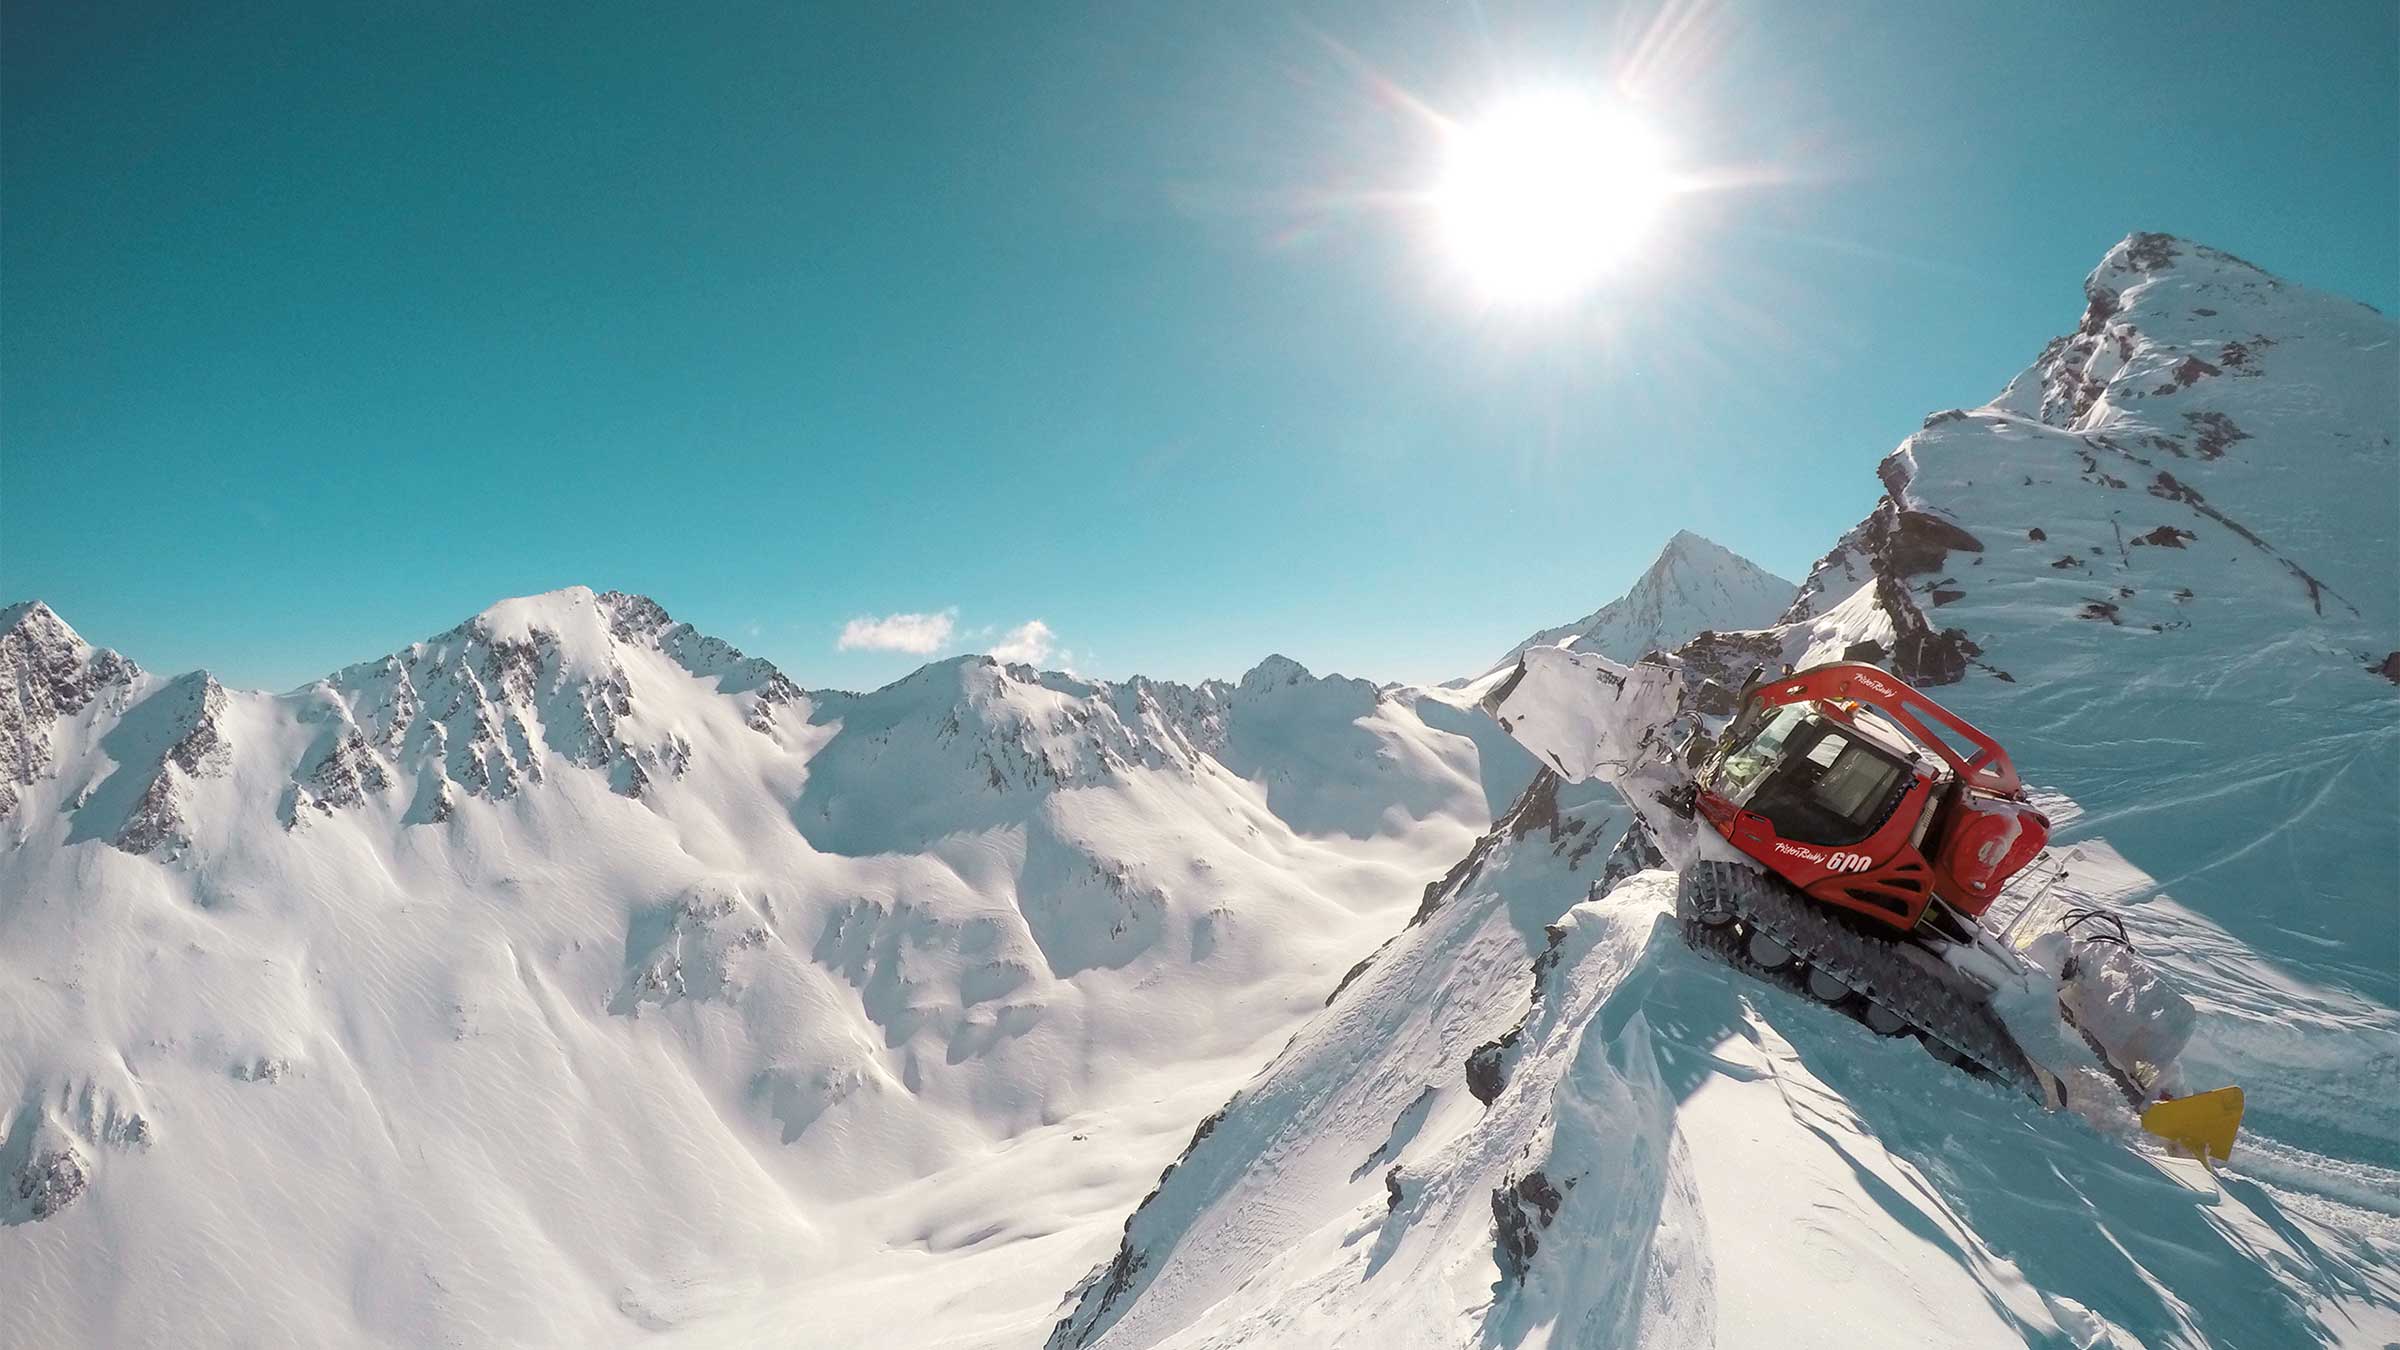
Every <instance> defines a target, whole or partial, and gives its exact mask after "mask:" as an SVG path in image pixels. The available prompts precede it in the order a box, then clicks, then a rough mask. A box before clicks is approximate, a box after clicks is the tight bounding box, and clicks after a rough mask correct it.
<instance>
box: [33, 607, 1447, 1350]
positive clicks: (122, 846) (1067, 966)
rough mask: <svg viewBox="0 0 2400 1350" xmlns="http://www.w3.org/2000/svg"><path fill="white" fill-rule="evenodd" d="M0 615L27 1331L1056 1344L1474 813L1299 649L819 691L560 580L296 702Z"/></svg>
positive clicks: (1442, 777)
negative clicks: (796, 1309) (1226, 1107)
mask: <svg viewBox="0 0 2400 1350" xmlns="http://www.w3.org/2000/svg"><path fill="white" fill-rule="evenodd" d="M7 617H8V626H7V628H6V629H5V632H4V633H0V662H4V663H5V665H6V669H5V674H6V676H7V678H6V679H5V680H4V681H0V716H4V717H5V718H6V719H7V720H6V724H5V727H0V730H4V731H5V733H6V734H5V736H4V737H0V744H5V745H6V747H7V753H8V755H9V759H8V760H7V761H6V768H7V771H8V772H7V774H6V781H7V783H8V784H9V786H10V787H11V788H13V790H14V797H13V800H12V804H11V807H10V810H9V812H8V814H7V816H6V818H5V834H4V835H0V984H5V986H6V987H7V988H9V989H10V990H12V991H14V992H15V995H16V996H15V997H12V998H10V999H7V1000H0V1267H5V1268H6V1269H8V1270H10V1271H11V1272H14V1273H20V1274H22V1275H23V1277H24V1278H23V1283H24V1284H25V1285H26V1286H27V1287H28V1288H34V1289H39V1290H41V1291H42V1293H41V1295H40V1296H39V1297H38V1298H31V1299H25V1298H13V1299H7V1300H0V1342H4V1343H7V1344H12V1345H13V1344H28V1345H34V1344H63V1343H72V1342H75V1341H79V1340H102V1341H109V1342H112V1343H146V1342H151V1341H156V1340H160V1339H164V1338H168V1337H169V1336H170V1334H171V1331H173V1330H174V1329H180V1332H185V1333H188V1332H190V1331H191V1329H193V1328H215V1329H217V1330H218V1332H221V1334H222V1336H223V1337H224V1338H229V1339H257V1340H262V1341H267V1342H276V1343H293V1344H335V1343H351V1342H357V1341H361V1340H391V1341H397V1342H406V1343H438V1342H443V1341H455V1342H461V1343H499V1342H511V1341H516V1342H526V1343H533V1342H547V1343H557V1342H574V1343H592V1344H608V1343H618V1342H622V1341H626V1340H630V1339H633V1338H635V1337H637V1336H640V1335H643V1334H646V1333H648V1332H655V1331H660V1330H667V1329H673V1328H677V1327H695V1328H703V1329H705V1328H708V1327H712V1326H717V1325H720V1324H721V1323H722V1320H723V1319H724V1318H725V1317H726V1316H727V1315H728V1313H729V1310H731V1309H737V1308H744V1307H749V1306H752V1305H753V1304H754V1303H755V1302H756V1300H757V1298H758V1295H759V1294H760V1293H761V1291H764V1290H769V1289H774V1290H796V1289H797V1290H810V1291H813V1293H814V1297H815V1298H816V1302H817V1304H818V1310H817V1312H816V1313H815V1314H814V1315H813V1316H812V1317H811V1318H810V1319H809V1321H808V1323H807V1324H808V1325H811V1326H825V1325H834V1326H837V1327H839V1326H845V1325H847V1324H845V1323H843V1322H842V1321H841V1320H840V1319H842V1318H847V1317H852V1316H855V1317H856V1318H858V1319H860V1320H859V1321H858V1323H857V1325H856V1326H853V1327H850V1328H849V1329H847V1330H839V1331H836V1332H832V1333H828V1335H829V1341H830V1343H862V1342H865V1341H868V1340H872V1339H876V1338H878V1337H884V1338H889V1339H896V1340H898V1341H900V1342H902V1343H906V1342H909V1341H912V1340H926V1339H930V1338H932V1336H933V1335H934V1334H935V1333H934V1331H933V1330H931V1329H930V1328H934V1327H939V1328H942V1329H943V1331H942V1334H953V1333H955V1332H956V1331H957V1330H958V1329H959V1328H960V1327H962V1326H963V1327H971V1328H984V1329H987V1330H989V1331H990V1332H991V1334H992V1335H993V1336H994V1337H995V1338H996V1339H997V1340H999V1341H1000V1342H1002V1343H1011V1342H1012V1341H1013V1343H1018V1344H1023V1343H1027V1342H1029V1341H1031V1340H1038V1338H1039V1336H1040V1334H1041V1329H1042V1328H1043V1327H1046V1326H1047V1324H1048V1322H1049V1321H1050V1320H1051V1319H1052V1318H1054V1317H1055V1315H1056V1313H1055V1308H1054V1306H1053V1300H1054V1298H1055V1294H1056V1291H1057V1290H1058V1289H1059V1288H1061V1287H1063V1286H1064V1285H1065V1284H1067V1283H1068V1282H1069V1281H1071V1280H1072V1278H1073V1277H1074V1275H1075V1274H1076V1273H1078V1272H1079V1271H1080V1270H1082V1269H1084V1268H1086V1267H1088V1266H1089V1264H1090V1263H1091V1262H1092V1261H1094V1260H1096V1259H1099V1258H1100V1257H1101V1256H1102V1255H1104V1254H1105V1252H1106V1251H1107V1248H1108V1244H1109V1243H1110V1242H1111V1241H1112V1240H1113V1236H1114V1230H1115V1226H1116V1223H1117V1221H1118V1219H1119V1218H1120V1217H1121V1216H1122V1214H1123V1213H1124V1211H1125V1210H1126V1209H1127V1208H1129V1207H1130V1206H1131V1205H1132V1204H1133V1203H1134V1201H1135V1200H1136V1199H1137V1198H1138V1197H1139V1195H1140V1193H1141V1191H1142V1189H1143V1188H1144V1187H1145V1186H1146V1185H1147V1184H1148V1180H1149V1177H1150V1176H1152V1175H1154V1174H1155V1172H1156V1170H1157V1168H1158V1166H1159V1164H1160V1163H1161V1162H1163V1161H1164V1160H1165V1158H1166V1157H1168V1156H1171V1154H1172V1153H1173V1151H1174V1149H1175V1147H1176V1146H1177V1145H1178V1143H1179V1142H1180V1136H1181V1135H1183V1134H1185V1133H1188V1131H1189V1129H1190V1126H1191V1122H1192V1121H1193V1120H1194V1119H1197V1118H1198V1117H1199V1116H1200V1115H1202V1114H1203V1113H1205V1111H1206V1110H1208V1109H1209V1107H1210V1106H1212V1105H1214V1104H1215V1103H1216V1102H1218V1101H1221V1100H1222V1099H1223V1097H1224V1096H1225V1094H1226V1093H1227V1092H1228V1091H1230V1090H1231V1088H1232V1086H1233V1084H1235V1083H1236V1082H1238V1081H1239V1080H1240V1079H1241V1078H1242V1077H1244V1076H1246V1075H1247V1074H1249V1073H1250V1072H1252V1071H1254V1070H1255V1068H1256V1067H1257V1065H1258V1064H1259V1063H1261V1062H1262V1061H1263V1059H1264V1057H1265V1056H1266V1055H1267V1054H1268V1053H1269V1052H1270V1051H1271V1050H1272V1048H1273V1047H1274V1046H1275V1045H1276V1044H1279V1043H1280V1042H1281V1041H1282V1039H1283V1038H1284V1037H1285V1036H1286V1035H1287V1034H1288V1033H1289V1031H1290V1029H1291V1027H1292V1026H1293V1025H1295V1024H1296V1023H1297V1021H1298V1020H1299V1019H1300V1018H1301V1017H1303V1016H1304V1015H1305V1014H1306V1013H1307V1012H1308V1011H1309V1010H1311V1009H1314V1008H1315V1007H1317V1006H1319V1005H1320V1004H1321V1002H1322V1000H1323V998H1324V995H1325V992H1326V990H1328V989H1329V988H1331V987H1332V986H1333V984H1334V983H1335V982H1336V980H1337V978H1338V977H1339V975H1340V974H1341V972H1342V971H1343V970H1345V969H1348V968H1349V967H1350V966H1351V965H1352V964H1354V963H1355V962H1356V960H1357V959H1358V957H1359V956H1360V955H1361V954H1363V953H1364V952H1365V951H1366V950H1368V949H1369V948H1370V947H1372V946H1373V944H1374V943H1375V942H1376V941H1377V940H1379V939H1380V938H1381V937H1383V936H1384V935H1386V934H1388V933H1389V932H1391V931H1392V930H1393V929H1394V928H1396V927H1397V926H1398V925H1399V924H1400V923H1401V922H1402V921H1403V920H1404V919H1405V917H1406V915H1407V914H1408V913H1410V912H1411V911H1412V910H1413V908H1414V907H1415V906H1416V905H1417V904H1418V903H1419V902H1420V900H1421V896H1422V892H1423V888H1424V886H1425V884H1426V882H1427V881H1428V880H1429V879H1431V878H1433V877H1436V876H1438V875H1440V873H1441V872H1442V870H1443V869H1444V868H1445V867H1447V866H1449V865H1450V863H1451V862H1453V861H1454V860H1455V859H1456V857H1457V856H1458V855H1459V854H1460V853H1461V852H1463V851H1464V850H1465V849H1466V848H1467V847H1468V845H1469V844H1470V843H1471V842H1472V841H1473V839H1474V838H1475V837H1476V835H1477V834H1478V832H1480V831H1481V830H1482V829H1484V828H1485V827H1486V825H1487V823H1488V821H1489V812H1488V809H1487V807H1486V794H1485V792H1484V790H1483V788H1482V786H1481V783H1480V781H1479V777H1478V765H1479V755H1480V750H1479V742H1478V741H1477V740H1476V739H1475V738H1473V737H1469V736H1465V735H1461V734H1457V733H1456V732H1453V731H1445V730H1441V729H1439V728H1437V727H1435V726H1432V725H1429V724H1428V723H1427V722H1426V721H1425V720H1424V719H1420V718H1419V717H1418V716H1417V715H1416V713H1415V711H1414V710H1415V707H1416V706H1417V705H1416V702H1415V701H1413V700H1412V699H1410V698H1406V697H1402V696H1400V695H1398V694H1395V693H1387V692H1386V691H1381V690H1378V689H1376V688H1375V687H1373V686H1371V685H1366V684H1364V683H1362V682H1358V681H1350V680H1342V679H1339V678H1328V679H1319V678H1317V677H1315V676H1312V675H1310V674H1308V673H1307V672H1306V671H1305V670H1302V669H1300V668H1299V667H1298V666H1296V665H1294V664H1292V663H1289V662H1280V661H1279V662H1270V663H1268V664H1267V665H1265V666H1262V667H1261V669H1260V670H1259V671H1255V672H1252V675H1251V676H1250V677H1247V678H1245V679H1244V680H1242V681H1241V682H1239V683H1238V684H1224V683H1212V684H1209V685H1204V686H1200V687H1196V688H1195V687H1188V686H1177V685H1167V684H1161V683H1156V682H1150V681H1134V682H1130V683H1128V684H1124V685H1105V684H1092V683H1085V682H1079V681H1076V680H1073V679H1070V678H1068V677H1065V676H1061V675H1057V674H1051V673H1043V672H1038V671H1034V670H1032V669H1030V668H1026V667H1021V666H1017V667H1011V666H1001V665H997V664H995V663H993V662H991V661H989V660H988V659H986V658H970V659H966V660H961V661H952V662H945V663H941V664H937V665H935V666H931V667H928V668H926V669H925V670H923V671H920V672H918V673H917V674H916V675H914V676H912V677H910V678H909V679H907V680H903V681H901V682H900V683H899V684H896V685H893V686H891V687H889V688H887V689H883V690H879V691H876V692H874V693H871V694H864V695H856V694H834V693H822V694H809V693H803V692H802V691H800V690H799V689H797V688H796V687H794V686H793V685H792V684H791V683H790V682H789V681H788V680H786V679H785V678H784V677H783V676H782V675H780V674H779V673H777V672H776V671H775V670H774V668H773V667H772V666H769V665H768V664H766V663H764V662H761V661H756V660H752V659H750V658H747V657H744V656H743V655H742V654H741V653H740V652H738V651H736V650H735V649H733V648H732V647H730V646H728V645H726V644H724V643H722V642H719V641H717V640H715V639H712V638H709V637H707V636H706V635H704V634H700V633H697V632H695V631H694V630H692V629H691V628H690V627H689V626H688V625H683V624H679V623H676V622H674V621H673V620H671V619H670V618H669V617H668V616H667V615H666V614H665V613H664V611H662V610H660V609H659V608H658V606H656V605H655V604H652V603H651V602H649V601H647V600H644V599H642V598H640V597H637V596H628V595H621V594H615V593H607V594H596V593H594V592H592V591H589V590H585V589H582V588H576V589H571V590H567V591H560V592H555V593H552V594H550V595H544V596H535V597H530V598H527V599H523V600H515V601H508V602H504V603H502V604H500V605H496V606H494V607H493V608H491V609H490V610H487V611H486V612H484V613H483V614H481V615H478V616H476V617H475V618H474V619H471V620H469V621H468V622H466V623H464V624H462V625H460V626H459V627H458V628H455V629H453V630H451V631H450V632H447V633H444V634H441V635H439V636H436V637H434V638H430V639H428V640H427V641H425V642H421V643H418V644H415V645H413V646H411V647H408V648H406V649H405V650H402V651H399V652H395V653H393V654H392V655H391V656H388V657H385V658H383V659H381V660H378V661H372V662H367V663H364V664H362V665H358V666H353V667H349V668H347V669H345V670H343V671H340V672H338V673H337V674H335V675H332V676H330V677H328V678H327V679H325V680H322V681H319V682H317V683H315V684H312V685H310V686H308V687H306V688H303V689H300V690H297V691H294V692H291V693H289V694H284V695H273V696H270V695H263V694H253V693H244V692H240V691H233V690H227V689H225V688H223V687H222V686H220V685H219V684H218V683H217V682H216V681H214V680H212V679H210V678H209V677H208V676H207V675H206V674H204V673H195V674H192V675H188V676H184V677H181V678H179V679H175V680H162V679H158V678H156V677H152V676H147V675H142V674H140V673H139V672H137V671H135V670H134V669H133V667H132V665H131V663H129V662H125V661H124V660H123V659H122V658H119V657H116V656H114V655H113V654H110V653H106V652H102V651H99V650H97V649H95V648H92V647H90V646H89V645H88V644H86V643H84V642H82V640H81V639H80V638H77V637H76V636H75V635H74V634H73V632H72V630H71V629H68V628H67V627H66V626H65V625H64V624H63V623H62V622H60V621H58V620H57V619H56V617H55V616H54V615H51V614H50V613H49V611H48V610H46V609H43V608H41V607H39V606H19V607H15V608H12V609H10V610H9V611H7ZM1436 706H1438V707H1440V708H1441V709H1442V710H1443V711H1454V710H1451V709H1449V707H1448V705H1436ZM927 1268H938V1269H940V1270H941V1271H943V1272H944V1273H943V1274H942V1275H941V1276H939V1277H938V1278H937V1283H942V1284H944V1285H945V1287H949V1288H953V1289H956V1290H962V1291H963V1290H970V1289H972V1290H979V1291H980V1293H979V1295H978V1296H977V1300H976V1301H975V1302H974V1303H973V1306H972V1307H966V1308H962V1307H960V1306H958V1301H957V1300H958V1298H959V1297H964V1295H963V1294H961V1295H958V1296H955V1297H953V1298H949V1299H928V1298H923V1297H910V1298H898V1297H895V1298H891V1299H883V1300H874V1301H866V1302H862V1301H860V1300H859V1299H858V1298H857V1297H856V1296H855V1293H854V1292H852V1293H842V1294H837V1293H834V1292H831V1291H835V1290H841V1291H857V1290H860V1289H866V1288H875V1287H880V1286H881V1285H882V1284H885V1283H889V1282H893V1281H900V1282H906V1281H909V1280H912V1279H914V1278H916V1277H917V1276H918V1275H920V1274H922V1272H923V1271H924V1270H925V1269H927ZM1029 1271H1038V1272H1043V1273H1042V1274H1041V1275H1040V1276H1039V1277H1038V1278H1033V1279H1030V1280H1029V1279H1028V1277H1027V1272H1029ZM787 1325H788V1324H787ZM1011 1328H1013V1329H1014V1330H1013V1331H1012V1330H1011ZM178 1334H180V1333H178ZM198 1334H200V1335H201V1338H202V1339H209V1338H211V1334H210V1333H208V1332H201V1333H198ZM728 1334H732V1335H734V1336H735V1339H749V1337H747V1335H745V1334H740V1333H728ZM978 1334H981V1333H980V1332H979V1333H978Z"/></svg>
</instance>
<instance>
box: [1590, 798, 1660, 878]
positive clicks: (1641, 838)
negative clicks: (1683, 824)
mask: <svg viewBox="0 0 2400 1350" xmlns="http://www.w3.org/2000/svg"><path fill="white" fill-rule="evenodd" d="M1666 865H1667V855H1666V854H1664V853H1661V852H1659V849H1658V844H1657V843H1656V842H1655V841H1654V840H1652V839H1651V838H1650V831H1649V828H1648V827H1647V826H1645V825H1643V824H1642V822H1641V820H1640V819H1639V818H1638V817H1637V818H1636V819H1635V820H1634V822H1633V824H1632V825H1631V826H1629V827H1627V829H1626V831H1625V833H1623V834H1621V835H1618V836H1617V845H1616V847H1615V848H1612V849H1610V850H1609V851H1608V861H1607V862H1606V863H1605V864H1603V865H1602V867H1601V868H1600V880H1599V882H1598V883H1597V885H1598V886H1599V888H1600V893H1601V894H1603V895H1605V894H1607V893H1608V892H1609V891H1610V890H1612V889H1614V888H1615V887H1616V885H1617V883H1619V882H1621V881H1623V880H1624V879H1625V878H1627V877H1629V876H1632V875H1633V874H1634V873H1636V872H1647V871H1649V870H1650V869H1651V868H1654V867H1664V866H1666Z"/></svg>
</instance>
